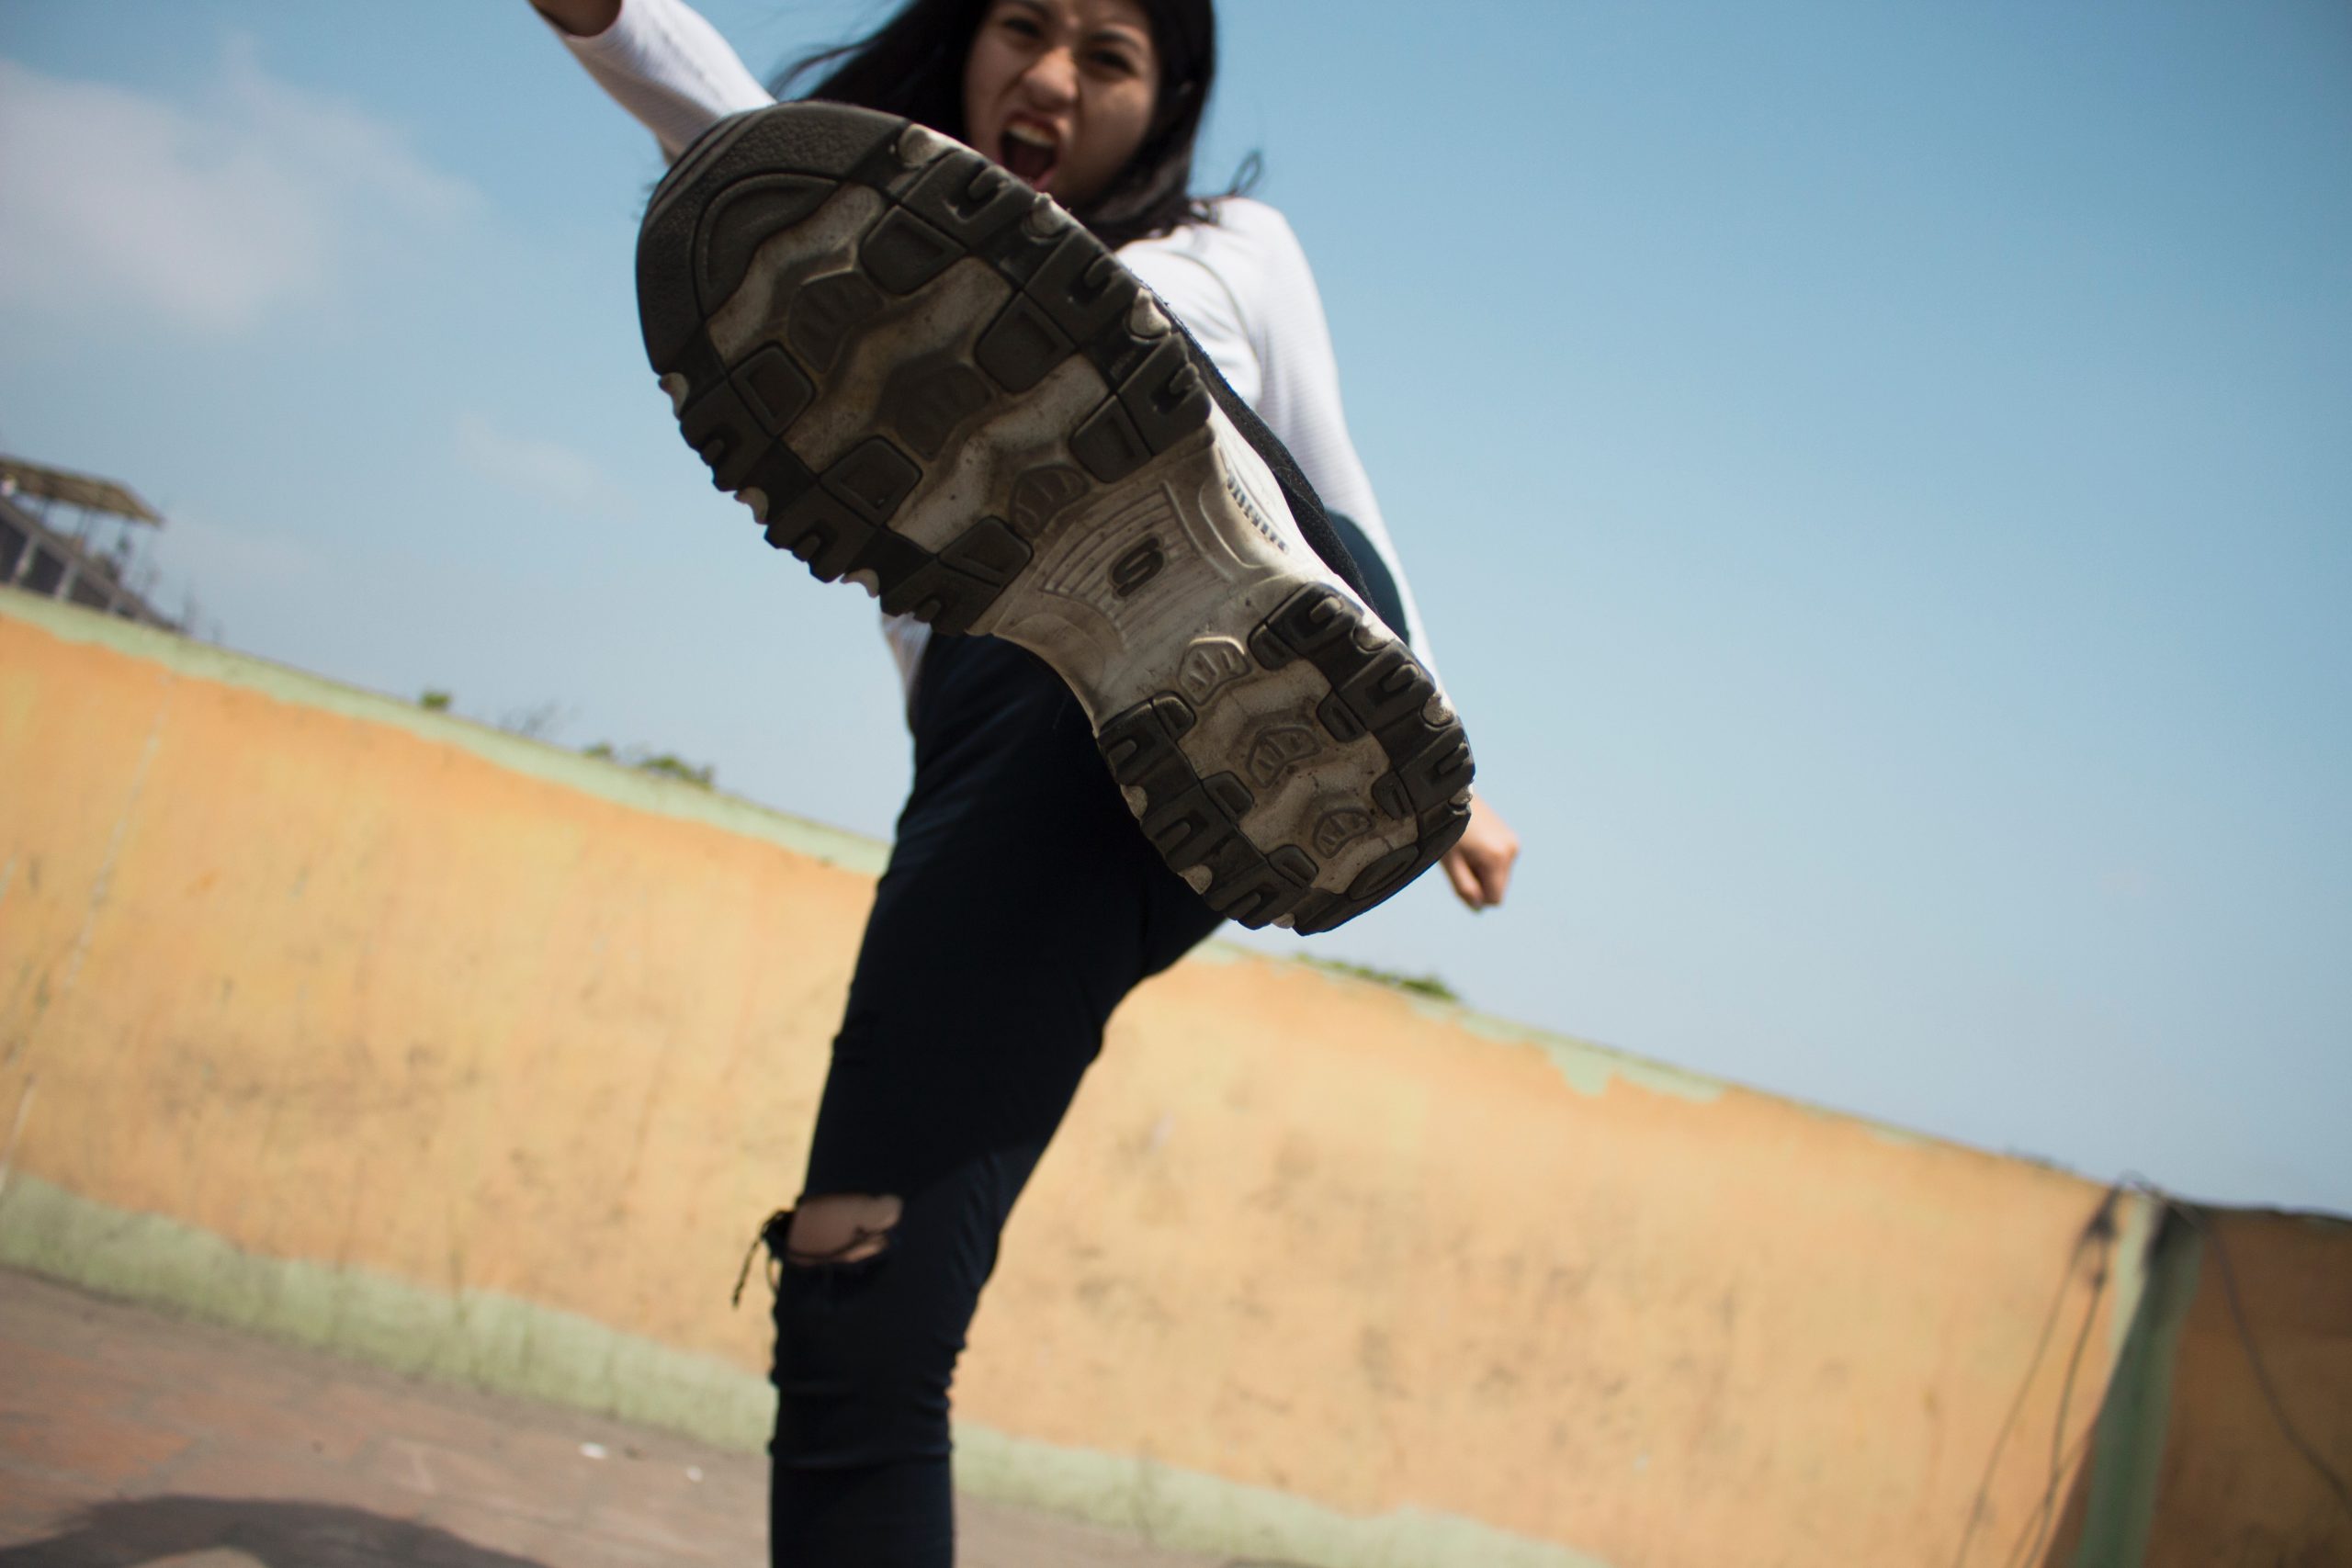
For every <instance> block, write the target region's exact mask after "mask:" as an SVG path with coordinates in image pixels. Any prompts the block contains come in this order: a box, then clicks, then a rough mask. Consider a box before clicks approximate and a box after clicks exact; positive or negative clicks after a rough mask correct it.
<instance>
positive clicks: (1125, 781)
mask: <svg viewBox="0 0 2352 1568" xmlns="http://www.w3.org/2000/svg"><path fill="white" fill-rule="evenodd" d="M1250 648H1251V650H1252V653H1253V656H1254V657H1256V658H1257V660H1258V662H1259V663H1260V665H1261V667H1264V668H1267V669H1270V670H1278V669H1282V668H1283V667H1285V666H1286V665H1288V664H1289V663H1291V662H1292V661H1293V660H1297V659H1300V658H1305V659H1307V660H1310V661H1311V662H1312V663H1313V664H1314V665H1315V667H1316V669H1317V671H1319V672H1320V673H1321V674H1322V675H1323V676H1324V678H1325V679H1326V680H1328V681H1329V682H1330V683H1331V687H1332V692H1331V695H1330V696H1329V698H1327V699H1325V702H1324V704H1323V706H1324V707H1326V708H1336V709H1337V710H1338V711H1339V712H1340V713H1341V714H1343V715H1345V716H1347V717H1348V719H1349V721H1350V723H1351V725H1352V732H1351V736H1348V737H1341V738H1340V739H1352V738H1355V737H1360V736H1363V735H1364V734H1366V733H1372V734H1373V735H1374V738H1375V739H1377V740H1378V742H1379V744H1380V746H1381V749H1382V750H1383V751H1384V752H1385V753H1386V755H1387V757H1388V759H1389V766H1390V768H1391V769H1392V770H1393V771H1392V772H1390V773H1386V774H1385V775H1383V776H1382V778H1381V780H1380V781H1379V783H1378V784H1375V786H1374V791H1373V798H1374V803H1375V804H1377V805H1378V806H1379V807H1381V810H1382V812H1383V814H1384V815H1385V816H1387V817H1389V818H1392V819H1395V818H1407V817H1414V818H1417V820H1416V823H1415V827H1416V835H1417V836H1416V841H1415V842H1413V843H1409V844H1403V845H1399V846H1398V847H1397V848H1396V849H1395V850H1392V851H1390V852H1388V853H1387V854H1385V855H1383V856H1382V857H1381V858H1379V859H1378V860H1376V861H1374V863H1372V864H1370V865H1368V866H1366V867H1365V868H1364V869H1363V870H1362V871H1360V872H1358V873H1357V874H1356V876H1355V878H1354V880H1353V881H1352V882H1351V883H1350V884H1349V886H1348V890H1347V892H1346V894H1345V895H1344V896H1340V895H1334V894H1331V893H1329V891H1328V890H1321V889H1317V888H1316V887H1315V886H1313V882H1314V877H1315V874H1316V871H1317V865H1316V863H1315V861H1314V859H1313V857H1312V856H1311V855H1310V854H1309V853H1308V852H1307V851H1306V849H1304V848H1303V847H1301V846H1298V845H1295V844H1285V845H1282V846H1279V847H1278V848H1276V849H1274V850H1273V851H1272V852H1266V853H1261V852H1259V851H1258V849H1257V848H1256V846H1255V845H1254V844H1252V843H1251V842H1250V839H1249V836H1248V835H1247V834H1246V833H1244V832H1243V830H1242V827H1241V822H1242V818H1244V817H1245V816H1247V815H1248V813H1249V811H1250V808H1251V807H1252V806H1254V805H1255V801H1254V799H1253V797H1252V796H1251V795H1250V790H1249V787H1248V786H1247V785H1246V784H1244V783H1243V782H1242V781H1241V779H1240V778H1239V777H1238V776H1237V775H1235V774H1233V773H1216V774H1213V775H1211V776H1210V777H1208V778H1206V779H1203V778H1201V777H1199V776H1198V775H1197V774H1196V773H1194V771H1193V766H1192V764H1191V762H1190V761H1188V760H1187V759H1186V757H1185V755H1184V751H1183V748H1182V746H1180V745H1179V744H1178V741H1179V739H1181V738H1182V734H1183V732H1184V730H1185V729H1186V728H1190V726H1191V722H1192V710H1191V707H1190V705H1187V704H1186V703H1185V702H1184V700H1183V699H1182V697H1181V696H1179V695H1177V694H1175V693H1172V692H1168V693H1162V694H1159V696H1156V697H1154V698H1152V699H1151V700H1150V701H1149V702H1148V703H1138V704H1136V705H1135V706H1133V707H1131V708H1129V709H1128V710H1127V711H1126V712H1125V713H1123V714H1120V715H1119V716H1117V717H1115V718H1114V719H1113V720H1112V721H1111V722H1110V723H1108V724H1106V725H1104V726H1103V730H1102V733H1101V734H1100V735H1099V736H1098V737H1097V743H1098V744H1099V745H1100V746H1101V748H1102V751H1103V761H1105V762H1106V763H1108V764H1109V765H1110V769H1111V775H1112V777H1113V778H1114V779H1116V780H1117V781H1118V783H1119V784H1120V785H1121V786H1122V787H1123V788H1125V789H1128V790H1132V791H1136V792H1139V793H1140V794H1141V795H1142V797H1143V805H1142V806H1141V807H1139V808H1138V809H1137V811H1136V818H1137V819H1138V820H1140V821H1141V822H1142V823H1143V825H1144V831H1145V833H1146V835H1147V836H1148V837H1149V838H1150V839H1151V840H1152V842H1153V844H1154V845H1155V846H1157V847H1158V848H1159V852H1160V853H1161V854H1162V855H1163V856H1165V857H1166V858H1167V860H1168V863H1169V864H1170V866H1172V867H1174V868H1175V870H1176V871H1177V872H1178V873H1179V874H1182V873H1184V872H1187V871H1191V870H1193V869H1195V868H1200V869H1204V870H1206V871H1207V873H1208V885H1207V886H1206V887H1205V888H1204V889H1203V890H1202V897H1204V899H1206V900H1207V902H1208V905H1209V908H1213V909H1215V910H1216V911H1217V912H1218V913H1219V914H1222V915H1224V916H1226V917H1227V918H1228V919H1235V920H1238V921H1240V922H1241V923H1242V924H1244V925H1249V926H1262V925H1265V924H1267V923H1269V922H1271V921H1272V920H1275V919H1280V918H1281V917H1283V916H1284V915H1288V916H1289V917H1290V918H1291V924H1292V929H1293V930H1295V931H1298V932H1299V933H1300V934H1301V935H1303V936H1304V935H1312V934H1313V933H1315V932H1317V931H1329V930H1330V929H1331V928H1332V927H1334V926H1337V925H1340V924H1342V923H1344V922H1345V921H1348V920H1351V919H1354V918H1355V917H1356V916H1358V915H1360V914H1362V913H1363V912H1364V911H1365V910H1366V909H1369V908H1372V907H1373V906H1374V905H1375V904H1378V903H1380V902H1381V901H1382V900H1383V899H1385V898H1386V897H1389V896H1390V895H1391V894H1393V893H1395V892H1397V890H1398V889H1399V888H1401V887H1403V886H1406V884H1408V883H1409V882H1411V881H1412V880H1413V879H1414V878H1415V877H1417V876H1419V874H1421V873H1422V872H1424V871H1426V870H1428V869H1429V868H1430V866H1432V865H1435V864H1436V863H1438V861H1439V860H1441V859H1442V858H1443V856H1444V854H1445V852H1446V851H1448V850H1450V849H1452V848H1453V845H1454V843H1455V841H1456V840H1459V839H1460V838H1461V837H1462V832H1463V829H1464V828H1466V827H1467V826H1469V821H1470V808H1469V806H1468V804H1467V802H1466V797H1465V796H1464V791H1466V790H1467V789H1468V788H1469V787H1470V780H1471V776H1472V772H1473V770H1472V764H1471V761H1470V748H1469V743H1468V741H1467V740H1466V739H1464V737H1463V734H1462V726H1461V724H1460V722H1459V721H1458V720H1456V719H1455V718H1454V717H1453V715H1452V714H1451V713H1450V712H1443V713H1442V714H1441V715H1440V716H1432V715H1431V712H1430V706H1431V705H1430V697H1431V696H1432V695H1433V694H1434V693H1433V691H1432V689H1431V688H1430V682H1429V677H1428V676H1427V675H1426V674H1424V673H1423V672H1422V671H1421V670H1420V667H1419V665H1418V664H1416V663H1414V662H1413V661H1412V660H1410V659H1409V658H1408V656H1406V655H1405V654H1404V652H1403V650H1402V649H1399V648H1398V647H1397V644H1396V643H1394V642H1392V641H1390V640H1389V639H1388V638H1386V637H1382V636H1380V635H1379V634H1378V632H1377V631H1376V630H1375V629H1374V628H1373V627H1370V626H1366V625H1365V624H1364V621H1363V616H1362V615H1361V613H1360V612H1359V611H1358V610H1357V609H1356V607H1355V606H1354V605H1353V604H1350V603H1349V602H1348V601H1347V599H1346V598H1345V597H1344V596H1342V595H1340V594H1339V593H1336V592H1332V591H1331V590H1330V589H1328V588H1321V587H1308V588H1302V589H1300V590H1299V591H1298V592H1295V593H1294V594H1292V595H1291V596H1290V597H1289V598H1288V599H1286V600H1284V601H1283V604H1281V606H1280V607H1278V608H1277V609H1276V610H1275V611H1274V613H1273V614H1272V615H1269V616H1267V617H1266V619H1265V621H1264V622H1263V623H1261V625H1260V626H1258V627H1257V628H1256V630H1255V631H1254V632H1253V633H1252V635H1251V637H1250ZM1408 694H1414V695H1413V696H1412V701H1411V708H1410V712H1409V713H1407V712H1404V711H1403V706H1404V704H1405V702H1406V699H1407V696H1408ZM1374 715H1379V716H1385V718H1384V721H1383V722H1382V723H1381V724H1380V726H1379V728H1374V727H1373V725H1372V724H1371V723H1370V722H1368V720H1369V719H1370V717H1371V716H1374ZM1417 786H1418V787H1417ZM1441 787H1442V788H1443V790H1444V793H1443V795H1437V793H1436V792H1437V791H1438V790H1439V789H1440V788H1441Z"/></svg>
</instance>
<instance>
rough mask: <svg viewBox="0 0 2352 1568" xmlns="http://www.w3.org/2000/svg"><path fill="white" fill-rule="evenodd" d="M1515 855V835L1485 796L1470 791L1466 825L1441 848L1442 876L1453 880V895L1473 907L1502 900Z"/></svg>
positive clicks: (1516, 842) (1516, 844)
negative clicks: (1456, 838)
mask: <svg viewBox="0 0 2352 1568" xmlns="http://www.w3.org/2000/svg"><path fill="white" fill-rule="evenodd" d="M1518 859H1519V835H1518V834H1517V833H1514V832H1512V831H1511V830H1510V823H1508V822H1506V821H1504V820H1503V819H1502V815H1501V813H1499V812H1498V811H1497V810H1496V809H1495V808H1494V807H1491V806H1488V805H1487V799H1486V796H1484V795H1479V794H1478V793H1477V792H1476V791H1475V790H1474V791H1472V792H1471V795H1470V826H1469V827H1467V828H1465V829H1463V830H1462V839H1461V841H1460V842H1458V843H1456V844H1455V845H1454V846H1453V848H1452V849H1450V850H1448V851H1446V852H1445V875H1446V880H1447V881H1449V882H1451V883H1453V891H1454V895H1455V897H1459V898H1460V899H1461V900H1462V901H1463V903H1464V904H1466V905H1468V906H1469V907H1470V908H1471V909H1472V910H1474V911H1476V910H1478V909H1491V908H1494V907H1495V906H1496V905H1498V904H1499V903H1501V902H1502V901H1503V892H1504V890H1505V889H1506V888H1508V887H1509V886H1510V868H1511V866H1512V864H1513V863H1515V862H1516V861H1517V860H1518Z"/></svg>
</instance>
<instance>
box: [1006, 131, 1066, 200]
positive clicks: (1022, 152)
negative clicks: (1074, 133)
mask: <svg viewBox="0 0 2352 1568" xmlns="http://www.w3.org/2000/svg"><path fill="white" fill-rule="evenodd" d="M997 145H998V147H999V148H1000V150H1001V157H1000V158H999V160H998V161H999V162H1000V163H1001V164H1003V165H1004V166H1005V167H1006V168H1008V169H1010V170H1012V175H1013V177H1014V178H1016V179H1018V180H1019V181H1021V183H1022V184H1023V185H1025V186H1028V187H1029V188H1030V189H1032V190H1038V191H1043V190H1047V189H1050V188H1051V187H1052V186H1053V183H1054V170H1055V168H1056V167H1057V166H1058V165H1059V164H1060V163H1061V161H1062V145H1061V138H1060V137H1058V136H1057V135H1056V134H1055V133H1054V132H1053V130H1051V129H1050V128H1048V127H1046V126H1043V125H1039V124H1036V123H1035V121H1032V120H1023V119H1016V120H1012V121H1010V122H1009V123H1007V124H1006V126H1005V128H1004V130H1003V131H1002V132H1001V134H1000V135H999V136H998V137H997Z"/></svg>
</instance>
